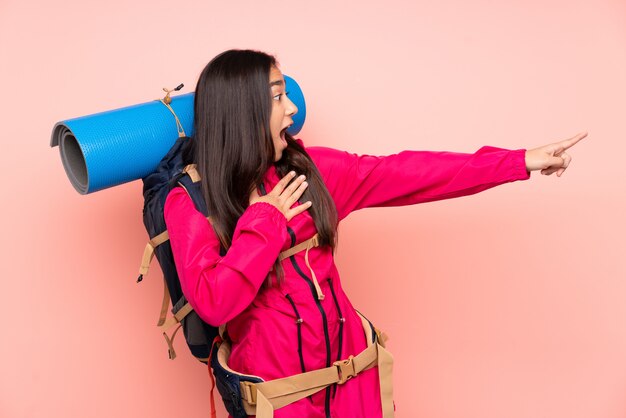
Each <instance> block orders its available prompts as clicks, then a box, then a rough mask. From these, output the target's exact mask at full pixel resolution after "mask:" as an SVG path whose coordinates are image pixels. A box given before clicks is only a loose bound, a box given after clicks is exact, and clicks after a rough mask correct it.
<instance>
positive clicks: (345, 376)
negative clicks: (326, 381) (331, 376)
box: [333, 356, 357, 385]
mask: <svg viewBox="0 0 626 418" xmlns="http://www.w3.org/2000/svg"><path fill="white" fill-rule="evenodd" d="M353 358H354V356H350V357H348V358H347V359H346V360H339V361H336V362H334V363H333V366H335V367H337V374H338V375H339V381H338V382H337V383H339V384H340V385H343V384H344V383H346V382H347V381H348V380H350V379H352V378H353V377H354V376H356V375H357V373H356V370H355V369H354V362H353V361H352V359H353Z"/></svg>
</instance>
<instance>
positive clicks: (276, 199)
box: [250, 171, 312, 221]
mask: <svg viewBox="0 0 626 418" xmlns="http://www.w3.org/2000/svg"><path fill="white" fill-rule="evenodd" d="M295 175H296V173H295V172H294V171H291V172H289V173H287V175H286V176H285V177H283V178H282V179H281V180H280V181H279V182H278V183H277V184H276V186H274V188H273V189H272V191H271V192H269V193H268V194H266V195H264V196H260V195H259V193H258V192H257V190H256V188H255V189H254V190H253V191H252V193H251V194H250V205H252V204H253V203H257V202H266V203H269V204H270V205H273V206H274V207H276V208H277V209H278V210H280V211H281V212H282V213H283V215H285V218H287V221H290V220H291V218H293V217H294V216H296V215H297V214H299V213H302V212H304V211H305V210H307V209H308V208H310V207H311V204H312V203H311V201H310V200H309V201H307V202H305V203H303V204H301V205H298V206H296V207H295V208H293V209H292V208H291V206H293V204H294V203H296V201H297V200H298V199H300V196H302V193H304V191H305V190H306V188H307V186H308V183H307V182H306V181H305V180H306V178H305V176H304V175H300V176H298V177H297V178H295V179H294V177H295ZM292 180H293V181H292Z"/></svg>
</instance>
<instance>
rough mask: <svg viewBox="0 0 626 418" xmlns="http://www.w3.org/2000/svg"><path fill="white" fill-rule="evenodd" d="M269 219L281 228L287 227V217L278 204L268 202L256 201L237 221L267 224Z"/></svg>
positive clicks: (240, 222) (247, 223) (244, 223)
mask: <svg viewBox="0 0 626 418" xmlns="http://www.w3.org/2000/svg"><path fill="white" fill-rule="evenodd" d="M268 221H269V222H270V223H271V224H272V225H275V227H277V228H280V229H285V228H286V226H287V218H286V217H285V215H283V213H282V212H281V211H280V210H279V209H278V208H277V207H276V206H274V205H272V204H270V203H267V202H256V203H253V204H252V205H250V206H248V208H247V209H246V210H245V211H244V212H243V214H242V215H241V217H240V218H239V221H238V222H237V223H238V224H241V225H257V224H265V223H267V222H268ZM238 226H239V225H238Z"/></svg>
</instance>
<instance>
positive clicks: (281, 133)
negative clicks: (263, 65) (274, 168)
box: [270, 66, 298, 161]
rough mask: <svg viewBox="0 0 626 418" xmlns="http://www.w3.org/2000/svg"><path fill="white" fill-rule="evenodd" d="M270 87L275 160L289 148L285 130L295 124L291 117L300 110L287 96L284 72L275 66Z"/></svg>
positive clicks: (271, 128)
mask: <svg viewBox="0 0 626 418" xmlns="http://www.w3.org/2000/svg"><path fill="white" fill-rule="evenodd" d="M270 88H271V90H272V114H271V116H270V131H271V132H272V141H273V142H274V150H275V154H274V161H278V160H280V158H281V157H282V155H283V150H284V149H285V148H287V141H286V140H285V131H286V130H287V128H288V127H290V126H291V125H292V124H293V120H292V119H291V117H292V116H293V115H295V114H296V113H297V112H298V108H297V107H296V105H295V104H293V102H292V101H291V100H289V98H288V97H287V94H286V91H285V79H284V78H283V73H282V72H281V71H280V70H279V69H278V68H277V67H274V66H273V67H272V68H271V70H270Z"/></svg>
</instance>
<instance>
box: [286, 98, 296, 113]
mask: <svg viewBox="0 0 626 418" xmlns="http://www.w3.org/2000/svg"><path fill="white" fill-rule="evenodd" d="M285 98H286V99H287V106H285V114H286V115H287V116H293V115H295V114H296V113H298V107H297V106H296V105H295V104H294V103H293V102H292V101H291V99H290V98H289V96H287V95H285Z"/></svg>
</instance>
